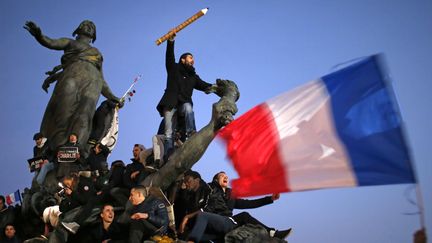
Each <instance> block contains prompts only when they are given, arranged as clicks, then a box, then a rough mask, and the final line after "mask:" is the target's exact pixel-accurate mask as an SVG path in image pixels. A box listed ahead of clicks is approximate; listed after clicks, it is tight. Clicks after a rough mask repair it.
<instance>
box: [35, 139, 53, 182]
mask: <svg viewBox="0 0 432 243" xmlns="http://www.w3.org/2000/svg"><path fill="white" fill-rule="evenodd" d="M33 140H34V141H35V146H34V147H33V158H38V157H39V158H41V159H43V163H42V164H41V165H40V167H39V169H37V170H36V172H35V177H34V180H35V181H36V182H37V184H38V185H39V187H43V183H44V181H45V177H46V175H47V173H48V172H49V171H51V170H53V169H54V163H53V162H52V161H53V159H54V153H53V152H52V150H51V148H50V143H49V142H48V139H47V138H46V137H45V136H44V135H43V134H42V133H41V132H38V133H36V134H35V135H33Z"/></svg>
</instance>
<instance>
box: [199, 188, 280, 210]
mask: <svg viewBox="0 0 432 243" xmlns="http://www.w3.org/2000/svg"><path fill="white" fill-rule="evenodd" d="M209 185H210V187H211V188H212V193H211V194H210V197H209V200H208V203H207V205H206V206H205V207H204V211H206V212H210V213H215V214H219V215H222V216H229V217H231V216H232V215H233V209H234V208H236V209H248V208H257V207H261V206H264V205H267V204H270V203H273V200H272V198H271V197H270V196H268V197H262V198H259V199H253V200H247V199H240V198H232V197H231V188H227V189H226V190H225V192H224V191H223V190H222V187H221V186H220V185H219V184H218V183H217V182H211V183H210V184H209Z"/></svg>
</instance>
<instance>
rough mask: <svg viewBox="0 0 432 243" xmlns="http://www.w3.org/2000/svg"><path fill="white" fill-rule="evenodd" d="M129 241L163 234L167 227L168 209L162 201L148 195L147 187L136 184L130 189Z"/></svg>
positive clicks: (137, 241)
mask: <svg viewBox="0 0 432 243" xmlns="http://www.w3.org/2000/svg"><path fill="white" fill-rule="evenodd" d="M129 200H130V202H131V203H132V205H133V207H132V208H131V209H130V210H129V211H128V212H127V213H128V214H129V215H130V219H131V220H130V227H129V242H130V243H141V242H143V240H145V239H149V238H150V237H152V236H155V235H164V234H165V233H166V232H167V229H168V223H169V218H168V211H167V208H166V206H165V204H164V202H163V201H161V200H159V199H157V198H156V197H154V196H151V195H149V193H148V191H147V188H145V187H144V186H136V187H134V188H132V189H131V192H130V197H129Z"/></svg>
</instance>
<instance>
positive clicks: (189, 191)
mask: <svg viewBox="0 0 432 243" xmlns="http://www.w3.org/2000/svg"><path fill="white" fill-rule="evenodd" d="M183 181H184V185H185V188H184V189H181V188H180V190H178V193H177V194H176V198H175V202H174V210H175V213H176V219H177V222H176V223H177V226H178V227H179V228H178V231H179V232H180V234H181V238H184V237H182V236H187V234H188V233H189V231H190V229H192V227H193V225H194V223H195V217H193V215H194V214H196V212H197V211H199V210H200V209H201V208H204V207H205V205H206V204H207V202H208V199H209V196H210V193H211V190H212V189H211V187H210V186H209V185H208V184H207V183H206V182H205V181H204V180H202V179H201V175H200V174H199V173H198V172H196V171H193V170H188V171H186V172H185V173H184V177H183Z"/></svg>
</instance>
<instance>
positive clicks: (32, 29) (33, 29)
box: [23, 21, 42, 37]
mask: <svg viewBox="0 0 432 243" xmlns="http://www.w3.org/2000/svg"><path fill="white" fill-rule="evenodd" d="M23 28H24V29H26V30H27V31H28V32H29V33H30V34H31V35H32V36H34V37H37V36H41V35H42V31H41V29H40V28H39V26H37V25H36V24H35V23H34V22H32V21H27V22H26V23H25V25H24V26H23Z"/></svg>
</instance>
